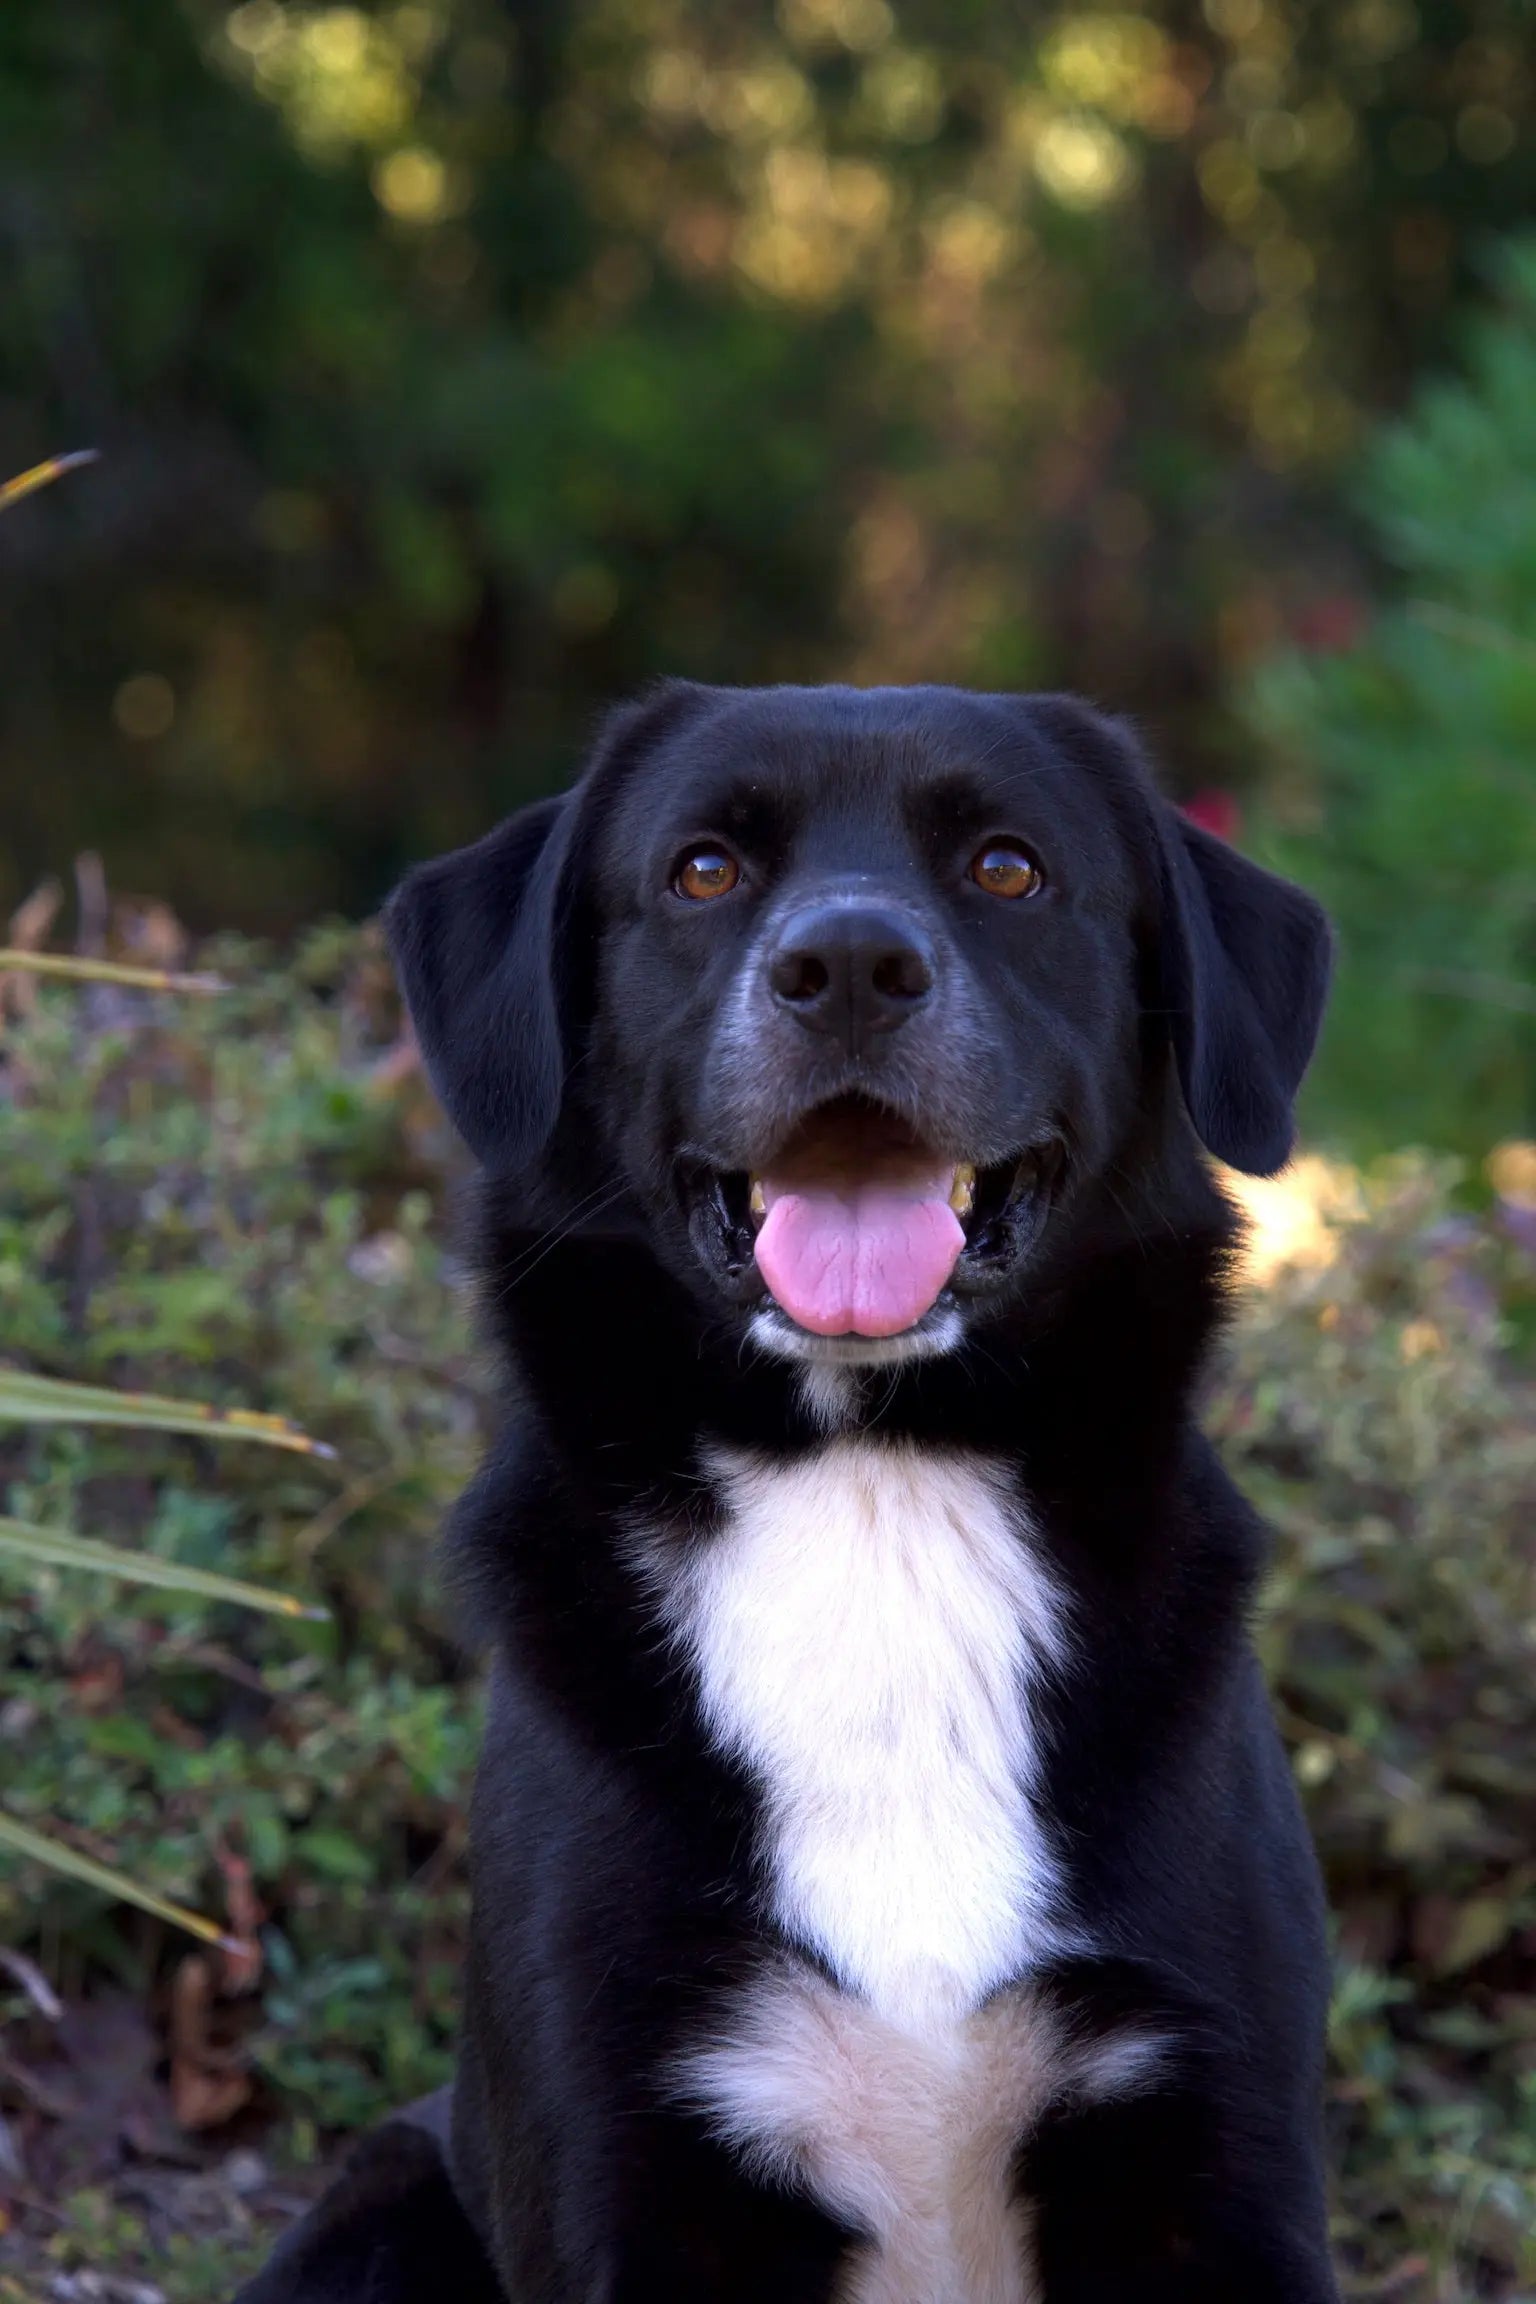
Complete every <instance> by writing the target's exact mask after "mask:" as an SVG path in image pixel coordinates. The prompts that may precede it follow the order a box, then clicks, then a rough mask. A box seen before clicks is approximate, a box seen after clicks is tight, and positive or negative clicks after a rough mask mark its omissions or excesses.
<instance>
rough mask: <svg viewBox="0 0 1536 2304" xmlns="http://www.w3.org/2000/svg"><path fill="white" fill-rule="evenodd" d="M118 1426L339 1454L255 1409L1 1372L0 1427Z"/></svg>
mask: <svg viewBox="0 0 1536 2304" xmlns="http://www.w3.org/2000/svg"><path fill="white" fill-rule="evenodd" d="M5 1423H10V1424H17V1423H20V1424H115V1425H122V1426H126V1427H128V1428H130V1429H132V1430H135V1431H142V1432H195V1433H199V1434H202V1435H203V1436H204V1437H206V1438H208V1439H210V1440H259V1441H261V1442H262V1443H263V1445H264V1446H266V1447H268V1448H289V1449H292V1450H293V1452H294V1453H295V1454H296V1455H299V1456H318V1457H322V1458H323V1459H325V1460H326V1461H327V1462H331V1461H334V1459H335V1455H336V1451H335V1449H334V1448H328V1447H327V1446H326V1444H325V1442H324V1441H323V1440H311V1438H310V1437H309V1434H308V1433H307V1432H301V1431H300V1429H299V1427H298V1425H297V1424H292V1423H290V1422H289V1420H288V1418H287V1417H286V1416H266V1415H262V1414H260V1413H259V1412H258V1411H257V1410H256V1409H254V1408H215V1407H214V1406H212V1405H211V1403H209V1402H208V1401H205V1400H165V1399H162V1398H161V1397H160V1396H159V1394H158V1393H153V1392H119V1391H116V1390H114V1388H113V1387H112V1386H111V1385H110V1384H73V1383H68V1382H66V1381H65V1380H64V1378H62V1377H59V1376H34V1375H32V1374H31V1373H30V1372H29V1371H27V1370H25V1369H21V1368H0V1424H5Z"/></svg>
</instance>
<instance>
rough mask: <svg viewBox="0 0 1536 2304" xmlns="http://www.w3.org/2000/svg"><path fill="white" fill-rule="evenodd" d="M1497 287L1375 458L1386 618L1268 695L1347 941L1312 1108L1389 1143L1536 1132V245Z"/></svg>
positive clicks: (1262, 700) (1292, 861)
mask: <svg viewBox="0 0 1536 2304" xmlns="http://www.w3.org/2000/svg"><path fill="white" fill-rule="evenodd" d="M1499 280H1500V285H1501V287H1502V289H1503V292H1504V293H1503V301H1502V304H1501V307H1500V308H1499V309H1498V310H1497V311H1496V312H1492V313H1489V314H1486V315H1484V316H1481V317H1479V319H1478V320H1477V321H1476V323H1475V324H1474V325H1473V326H1472V327H1471V328H1470V329H1469V331H1468V336H1467V357H1466V373H1465V376H1464V378H1462V379H1459V380H1454V381H1437V382H1435V383H1433V384H1431V385H1429V386H1428V387H1426V388H1425V389H1424V390H1422V391H1421V393H1420V394H1419V396H1418V398H1417V400H1416V402H1415V404H1414V407H1413V410H1412V412H1411V414H1410V415H1409V416H1408V418H1407V419H1406V420H1405V421H1404V422H1403V423H1402V424H1401V425H1399V426H1397V427H1395V428H1393V429H1392V430H1390V431H1389V432H1388V433H1387V434H1386V435H1385V436H1384V438H1383V439H1382V440H1381V442H1380V444H1379V445H1378V446H1377V447H1375V448H1374V449H1373V451H1372V454H1371V457H1370V459H1369V462H1368V464H1367V467H1366V472H1365V477H1364V482H1363V486H1362V498H1363V502H1364V505H1365V508H1366V511H1367V514H1368V517H1369V519H1370V521H1371V524H1372V528H1373V531H1374V533H1375V536H1376V538H1377V541H1378V543H1379V546H1380V550H1381V553H1382V556H1383V558H1384V559H1385V560H1386V562H1387V564H1388V565H1389V567H1390V568H1391V570H1392V581H1391V597H1390V603H1389V605H1387V606H1386V607H1385V608H1384V609H1383V610H1382V611H1381V612H1380V613H1379V614H1378V615H1377V616H1375V617H1374V618H1373V620H1372V621H1371V622H1370V624H1369V625H1368V626H1367V627H1366V628H1365V629H1364V630H1363V631H1362V633H1361V634H1360V635H1359V637H1358V638H1357V639H1355V641H1354V642H1353V643H1352V644H1351V645H1349V646H1347V647H1345V648H1343V649H1342V650H1341V651H1339V652H1338V653H1334V654H1328V655H1316V654H1313V655H1311V656H1297V655H1290V656H1287V657H1284V658H1277V659H1275V660H1273V661H1271V662H1270V663H1269V664H1267V665H1266V666H1265V667H1264V668H1263V670H1262V672H1261V673H1260V674H1259V676H1258V677H1257V678H1256V679H1255V681H1254V682H1253V684H1252V687H1251V690H1250V697H1249V710H1250V717H1251V720H1252V723H1253V725H1254V727H1255V728H1256V730H1257V731H1258V733H1259V735H1260V736H1261V738H1262V739H1263V740H1264V741H1265V742H1266V743H1267V745H1268V746H1269V748H1270V751H1271V753H1272V755H1273V757H1274V761H1275V768H1276V774H1275V792H1276V801H1277V805H1278V806H1279V808H1280V809H1281V810H1282V812H1283V813H1284V814H1285V815H1286V816H1288V818H1289V823H1288V824H1287V825H1286V828H1285V834H1284V836H1283V837H1282V838H1281V839H1280V840H1279V842H1278V843H1277V848H1276V853H1277V856H1278V860H1279V861H1280V862H1281V863H1282V864H1283V865H1285V866H1286V867H1287V868H1288V869H1290V870H1292V871H1294V872H1295V873H1296V874H1297V875H1298V877H1300V878H1301V879H1303V880H1305V881H1306V882H1307V884H1308V885H1309V886H1310V887H1312V888H1313V889H1315V890H1316V892H1317V893H1318V894H1319V895H1320V896H1321V897H1322V898H1323V899H1324V901H1325V902H1326V903H1327V904H1328V906H1329V908H1330V910H1331V912H1332V913H1333V917H1334V920H1335V922H1336V924H1337V926H1338V929H1339V933H1340V939H1341V945H1342V967H1341V970H1340V976H1339V983H1338V987H1337V991H1336V994H1335V999H1334V1004H1333V1009H1332V1014H1331V1017H1330V1021H1329V1025H1328V1029H1327V1033H1326V1035H1325V1039H1324V1045H1323V1051H1322V1057H1321V1060H1320V1062H1319V1064H1318V1066H1317V1068H1316V1070H1315V1071H1314V1073H1313V1076H1312V1081H1311V1085H1310V1088H1309V1091H1308V1094H1309V1098H1310V1102H1309V1106H1308V1110H1309V1113H1310V1115H1311V1116H1312V1118H1313V1120H1314V1122H1315V1124H1316V1125H1317V1126H1319V1127H1322V1128H1326V1129H1332V1130H1333V1131H1335V1132H1336V1133H1339V1134H1342V1135H1343V1136H1344V1137H1345V1139H1346V1140H1347V1141H1348V1142H1350V1143H1351V1144H1353V1145H1355V1146H1357V1147H1364V1148H1366V1149H1370V1150H1380V1149H1382V1148H1384V1147H1388V1146H1391V1145H1394V1144H1398V1143H1403V1142H1408V1141H1413V1142H1419V1143H1431V1144H1440V1145H1450V1146H1458V1147H1461V1148H1462V1149H1464V1150H1468V1151H1474V1152H1475V1151H1477V1150H1480V1149H1481V1148H1483V1147H1485V1146H1486V1145H1487V1144H1489V1143H1490V1142H1491V1141H1494V1140H1495V1139H1497V1138H1498V1137H1499V1136H1531V1135H1536V241H1530V240H1526V241H1523V242H1519V243H1516V244H1515V245H1514V246H1513V247H1511V248H1509V249H1507V250H1506V251H1505V252H1504V255H1503V258H1502V261H1501V263H1500V265H1499Z"/></svg>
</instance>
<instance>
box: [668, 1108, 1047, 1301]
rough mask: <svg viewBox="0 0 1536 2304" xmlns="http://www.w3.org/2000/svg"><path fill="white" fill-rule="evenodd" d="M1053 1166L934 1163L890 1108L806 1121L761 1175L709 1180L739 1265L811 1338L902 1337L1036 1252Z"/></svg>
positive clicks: (738, 1173)
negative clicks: (957, 1296) (946, 1300)
mask: <svg viewBox="0 0 1536 2304" xmlns="http://www.w3.org/2000/svg"><path fill="white" fill-rule="evenodd" d="M1047 1181H1048V1177H1047V1163H1046V1161H1045V1160H1044V1159H1043V1158H1042V1156H1040V1155H1038V1154H1035V1153H1031V1152H1026V1153H1022V1154H1016V1155H1013V1156H1011V1157H1010V1158H1008V1159H1006V1160H1003V1161H999V1162H995V1163H992V1164H986V1165H978V1164H977V1163H976V1162H973V1161H969V1160H963V1159H955V1158H953V1157H951V1156H949V1155H947V1154H943V1153H940V1152H938V1151H936V1150H935V1149H934V1148H933V1147H932V1146H931V1145H929V1144H925V1143H924V1141H923V1139H922V1138H921V1137H920V1136H919V1135H918V1134H917V1133H916V1132H915V1131H914V1130H913V1129H911V1128H910V1127H909V1126H908V1125H907V1124H906V1122H905V1121H903V1120H901V1119H900V1118H899V1117H897V1116H896V1115H895V1114H894V1113H892V1112H889V1111H887V1110H885V1109H884V1108H883V1107H881V1106H878V1105H874V1104H870V1103H866V1102H864V1101H863V1100H861V1099H855V1098H843V1099H840V1100H839V1101H838V1102H836V1103H833V1104H828V1105H823V1106H821V1107H820V1108H818V1109H817V1110H816V1111H814V1112H812V1113H810V1114H809V1115H808V1116H807V1117H806V1118H805V1119H804V1120H802V1121H801V1122H800V1123H799V1125H798V1126H797V1127H796V1128H795V1130H794V1131H793V1133H792V1134H791V1135H790V1136H789V1137H788V1138H787V1139H786V1140H785V1142H784V1143H783V1144H782V1145H780V1146H779V1147H778V1149H777V1150H776V1151H775V1152H774V1153H773V1154H772V1156H771V1158H769V1159H768V1160H766V1161H765V1162H764V1164H763V1166H762V1167H761V1169H759V1170H757V1171H752V1170H747V1169H739V1170H735V1171H731V1172H727V1173H723V1174H717V1175H716V1176H715V1177H714V1179H713V1185H714V1192H713V1198H714V1203H715V1210H716V1214H717V1216H718V1218H719V1220H720V1222H721V1225H722V1228H723V1230H724V1232H725V1234H726V1237H727V1240H728V1242H729V1244H730V1250H731V1253H730V1257H729V1260H730V1262H731V1263H732V1264H733V1265H735V1266H736V1267H737V1268H738V1269H741V1270H742V1272H743V1277H744V1278H745V1277H748V1276H749V1275H748V1274H747V1272H746V1270H745V1267H746V1266H747V1265H748V1263H749V1262H750V1264H751V1266H752V1267H754V1268H755V1273H756V1276H757V1278H758V1280H759V1281H760V1283H761V1285H762V1286H763V1287H765V1288H766V1290H767V1292H768V1294H769V1295H770V1296H771V1297H772V1299H773V1301H774V1303H775V1304H776V1305H777V1306H778V1307H779V1310H780V1311H781V1312H782V1313H784V1314H785V1315H786V1317H787V1318H788V1319H789V1320H791V1321H793V1322H794V1324H795V1326H796V1327H798V1328H801V1329H804V1330H807V1331H808V1332H809V1333H810V1334H812V1335H815V1336H867V1337H887V1336H898V1335H901V1334H903V1333H904V1332H905V1331H906V1330H908V1329H911V1328H915V1327H917V1326H918V1324H919V1323H920V1322H921V1321H922V1320H924V1319H925V1318H926V1316H927V1315H928V1314H929V1313H930V1312H931V1311H932V1310H933V1308H934V1306H935V1305H936V1304H937V1303H938V1302H939V1300H940V1298H941V1297H943V1296H945V1295H946V1293H947V1292H951V1291H953V1290H956V1289H960V1290H962V1291H964V1292H966V1293H980V1292H982V1291H983V1290H984V1289H985V1288H986V1287H987V1286H988V1284H989V1283H990V1282H992V1281H994V1280H995V1279H996V1278H997V1277H998V1276H999V1274H1000V1273H1001V1271H1003V1270H1004V1269H1007V1268H1011V1267H1012V1266H1013V1265H1014V1264H1015V1263H1016V1262H1017V1261H1018V1259H1019V1257H1020V1255H1021V1254H1022V1252H1023V1250H1024V1248H1025V1247H1026V1246H1028V1245H1029V1244H1031V1243H1032V1241H1033V1238H1034V1236H1035V1234H1036V1232H1037V1231H1038V1229H1039V1223H1040V1221H1041V1219H1042V1218H1043V1215H1044V1209H1045V1203H1046V1198H1047V1190H1046V1186H1047Z"/></svg>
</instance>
